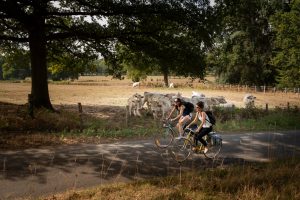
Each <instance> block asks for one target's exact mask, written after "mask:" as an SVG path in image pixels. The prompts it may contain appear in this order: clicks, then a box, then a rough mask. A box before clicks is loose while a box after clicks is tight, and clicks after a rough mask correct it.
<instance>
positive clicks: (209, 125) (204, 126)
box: [198, 112, 212, 128]
mask: <svg viewBox="0 0 300 200" xmlns="http://www.w3.org/2000/svg"><path fill="white" fill-rule="evenodd" d="M204 114H205V122H204V123H203V126H202V127H203V128H209V127H211V125H212V124H211V123H210V122H209V118H208V116H207V114H206V113H205V112H204ZM198 119H199V121H201V122H202V117H201V113H198Z"/></svg>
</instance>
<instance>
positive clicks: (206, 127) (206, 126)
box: [186, 101, 212, 153]
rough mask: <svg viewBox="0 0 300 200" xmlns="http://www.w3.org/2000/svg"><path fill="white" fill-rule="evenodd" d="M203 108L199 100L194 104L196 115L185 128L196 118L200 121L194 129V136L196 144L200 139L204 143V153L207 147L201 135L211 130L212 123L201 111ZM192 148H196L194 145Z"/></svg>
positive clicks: (195, 120)
mask: <svg viewBox="0 0 300 200" xmlns="http://www.w3.org/2000/svg"><path fill="white" fill-rule="evenodd" d="M203 108H204V103H203V102H202V101H199V102H198V103H197V104H196V116H195V118H194V120H193V121H192V122H191V123H190V124H189V125H187V127H186V128H189V127H190V126H191V125H193V124H196V123H197V121H198V120H199V121H200V122H201V123H200V125H199V126H198V127H197V129H196V135H195V136H194V138H195V144H196V146H197V144H198V141H200V142H201V143H202V144H203V145H204V153H206V152H207V151H208V148H207V143H206V141H205V140H204V139H203V137H204V136H205V135H207V134H208V133H209V132H211V131H212V124H211V123H210V121H209V118H208V116H207V115H206V113H205V112H204V111H203ZM193 149H194V150H196V149H195V147H194V148H193Z"/></svg>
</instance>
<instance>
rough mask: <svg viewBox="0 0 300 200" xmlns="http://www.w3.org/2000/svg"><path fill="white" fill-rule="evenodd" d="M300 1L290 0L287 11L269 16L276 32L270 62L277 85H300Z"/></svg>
mask: <svg viewBox="0 0 300 200" xmlns="http://www.w3.org/2000/svg"><path fill="white" fill-rule="evenodd" d="M299 19H300V1H299V0H295V1H292V5H291V10H290V11H289V12H278V13H276V14H275V15H274V16H272V17H271V25H272V28H273V29H274V31H275V32H276V37H275V42H274V46H275V47H274V53H275V56H274V57H273V59H272V63H273V65H274V66H276V68H277V70H278V74H279V75H278V77H277V81H278V86H279V87H291V88H292V87H300V21H299Z"/></svg>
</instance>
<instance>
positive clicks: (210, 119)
mask: <svg viewBox="0 0 300 200" xmlns="http://www.w3.org/2000/svg"><path fill="white" fill-rule="evenodd" d="M205 113H206V115H207V117H208V119H209V122H210V123H211V124H212V125H215V124H216V117H215V116H214V115H213V113H212V112H211V111H210V110H208V111H205Z"/></svg>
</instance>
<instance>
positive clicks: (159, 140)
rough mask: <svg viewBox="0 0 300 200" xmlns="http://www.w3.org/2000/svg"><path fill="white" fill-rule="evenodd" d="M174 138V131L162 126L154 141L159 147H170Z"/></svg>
mask: <svg viewBox="0 0 300 200" xmlns="http://www.w3.org/2000/svg"><path fill="white" fill-rule="evenodd" d="M173 139H174V131H173V130H172V129H171V128H169V127H167V128H162V129H160V131H159V132H158V133H157V134H156V135H155V136H154V142H155V144H156V146H157V147H159V148H166V147H168V146H169V145H170V144H171V143H172V142H173Z"/></svg>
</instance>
